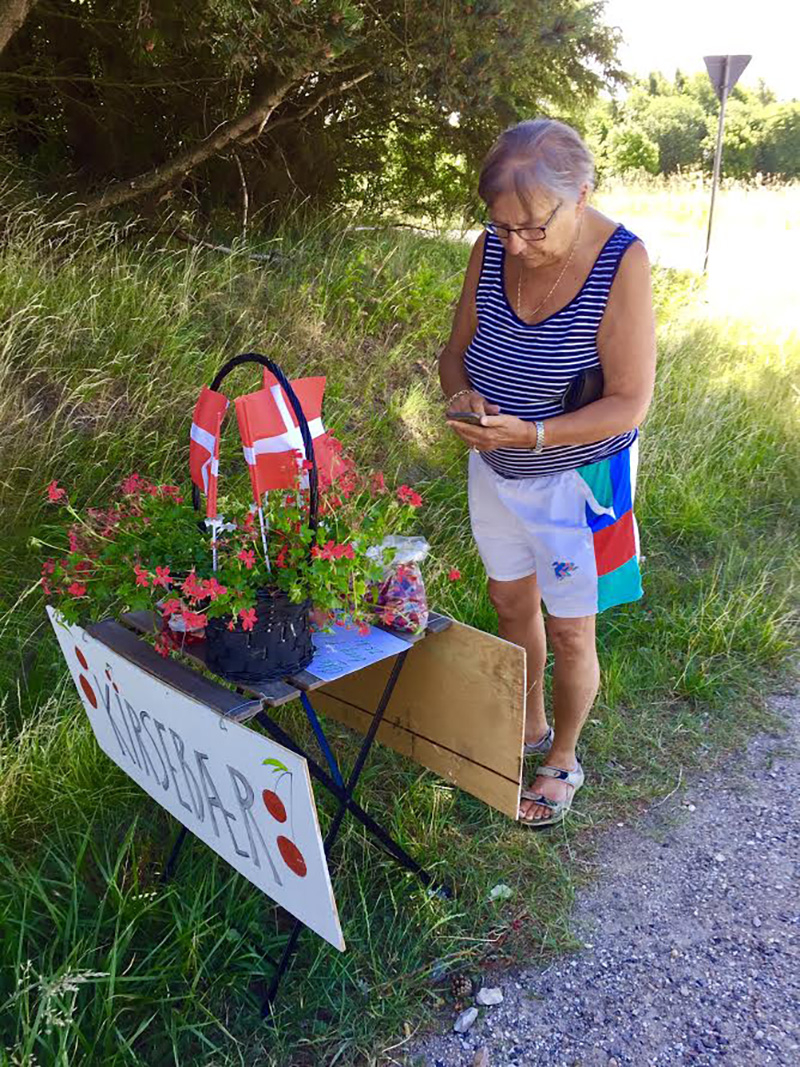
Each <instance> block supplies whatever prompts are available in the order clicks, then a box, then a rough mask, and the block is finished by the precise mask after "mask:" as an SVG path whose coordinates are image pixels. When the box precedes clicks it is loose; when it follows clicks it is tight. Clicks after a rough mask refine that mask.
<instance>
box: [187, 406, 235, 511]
mask: <svg viewBox="0 0 800 1067" xmlns="http://www.w3.org/2000/svg"><path fill="white" fill-rule="evenodd" d="M227 410H228V398H227V397H226V396H223V395H222V393H215V392H214V391H213V390H212V389H209V388H208V387H207V386H205V385H204V386H203V390H202V392H201V393H200V396H199V398H198V400H197V404H196V405H195V409H194V415H193V416H192V429H191V431H190V434H189V470H190V471H191V475H192V481H193V482H194V484H195V485H196V486H197V488H198V489H199V490H200V491H201V492H202V493H205V495H206V517H207V518H209V519H215V518H216V517H217V477H218V475H219V438H220V429H221V427H222V420H223V419H224V418H225V412H226V411H227Z"/></svg>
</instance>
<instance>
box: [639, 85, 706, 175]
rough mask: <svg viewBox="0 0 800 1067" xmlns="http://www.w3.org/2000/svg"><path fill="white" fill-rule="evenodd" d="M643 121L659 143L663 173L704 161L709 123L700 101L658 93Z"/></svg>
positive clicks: (643, 115)
mask: <svg viewBox="0 0 800 1067" xmlns="http://www.w3.org/2000/svg"><path fill="white" fill-rule="evenodd" d="M640 121H641V129H642V131H643V133H644V134H646V136H647V137H648V138H649V139H650V140H651V141H653V142H654V143H655V144H656V145H658V169H659V171H660V172H661V173H662V174H671V173H672V172H673V171H676V170H678V169H680V168H687V167H696V166H699V165H700V164H701V163H702V161H703V141H704V138H705V136H706V133H707V127H706V117H705V115H704V114H703V109H702V108H701V107H700V105H699V104H696V103H695V102H694V101H693V100H687V99H686V98H685V97H682V96H655V97H652V99H651V102H650V104H649V106H648V107H647V109H646V110H645V111H644V112H643V114H642V115H641V119H640Z"/></svg>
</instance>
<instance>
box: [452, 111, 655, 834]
mask: <svg viewBox="0 0 800 1067" xmlns="http://www.w3.org/2000/svg"><path fill="white" fill-rule="evenodd" d="M593 173H594V168H593V164H592V157H591V155H590V153H589V151H588V149H587V148H586V146H585V145H584V143H583V142H582V141H581V139H580V137H579V136H578V134H577V133H576V132H575V131H574V130H573V129H571V128H570V127H569V126H565V125H564V124H563V123H560V122H555V121H551V120H549V119H537V120H535V121H528V122H521V123H519V124H518V125H517V126H513V127H512V128H510V129H508V130H506V131H505V133H503V134H502V135H501V136H500V137H499V138H498V140H497V141H496V143H495V144H494V146H493V147H492V149H491V151H490V152H489V154H488V156H487V157H486V160H485V162H484V164H483V168H482V170H481V176H480V183H479V185H478V191H479V193H480V196H481V198H482V199H483V200H484V201H485V203H486V206H487V209H488V213H489V218H490V221H489V222H488V223H487V224H486V230H485V233H483V234H481V236H480V237H479V238H478V240H477V241H476V242H475V245H474V247H473V249H472V254H471V256H470V261H469V266H468V268H467V272H466V277H465V280H464V287H463V291H462V294H461V298H460V300H459V303H458V308H457V310H456V314H455V320H454V323H453V329H452V333H451V336H450V340H449V341H448V343H447V345H446V346H445V348H444V349H443V351H442V353H441V356H440V362H439V374H440V380H441V384H442V389H443V391H444V393H445V395H446V397H447V398H448V399H447V414H448V424H449V425H450V426H451V427H452V429H453V431H454V432H455V433H457V434H458V435H459V436H460V437H461V438H462V439H463V440H464V441H465V442H466V444H467V445H469V447H470V450H471V451H470V456H469V508H470V519H471V524H472V532H473V535H474V537H475V541H476V543H477V546H478V550H479V552H480V554H481V558H482V559H483V563H484V566H485V568H486V573H487V575H488V579H489V597H490V599H491V601H492V603H493V605H494V607H495V609H496V611H497V615H498V620H499V632H500V635H501V636H502V637H504V638H506V639H507V640H509V641H513V642H514V643H515V644H518V645H522V646H523V647H524V648H525V650H526V653H527V665H528V685H529V688H528V697H527V717H526V728H525V739H526V745H525V749H526V752H536V753H539V752H540V753H546V758H545V760H544V763H543V765H542V766H541V767H539V769H538V770H537V772H536V775H535V778H534V780H533V781H532V782H530V784H529V786H528V788H526V789H524V790H523V792H522V802H521V805H520V819H521V820H522V821H523V822H524V823H526V824H528V825H531V826H537V827H543V826H552V825H554V824H555V823H557V822H560V821H561V820H562V819H563V817H564V815H565V814H566V812H567V811H568V810H569V808H570V806H571V804H572V798H573V796H574V794H575V792H576V790H577V789H579V788H580V786H581V785H582V784H583V780H584V775H583V769H582V768H581V765H580V763H579V762H578V759H577V757H576V753H575V748H576V744H577V741H578V737H579V735H580V732H581V727H582V726H583V723H584V722H585V720H586V718H587V716H588V714H589V710H590V708H591V706H592V704H593V702H594V699H595V696H596V695H597V690H598V687H599V682H600V668H599V665H598V660H597V651H596V648H595V616H596V615H597V613H598V612H600V611H604V610H605V609H606V608H610V607H613V606H614V605H616V604H624V603H628V602H630V601H633V600H637V599H638V598H639V597H640V596H641V595H642V587H641V580H640V576H639V565H638V549H639V543H638V533H637V529H636V521H635V519H634V517H633V511H632V505H633V495H634V489H635V483H636V467H637V454H638V453H637V449H638V441H637V437H638V426H639V424H640V423H641V421H642V419H643V418H644V416H645V413H646V412H647V409H648V406H649V404H650V399H651V396H652V391H653V380H654V374H655V331H654V323H653V309H652V300H651V293H650V267H649V263H648V259H647V253H646V252H645V249H644V247H643V245H642V244H641V242H640V241H639V240H638V239H637V238H636V236H635V235H634V234H632V233H630V232H629V231H628V230H626V229H625V227H624V226H620V225H618V224H617V223H615V222H612V221H611V219H609V218H606V216H605V215H602V214H601V213H600V212H599V211H596V210H595V209H594V208H592V207H590V206H589V195H590V193H591V190H592V179H593ZM598 368H600V370H601V371H602V374H601V373H600V371H598ZM569 387H571V389H570V393H569V394H568V393H567V390H568V388H569ZM593 388H594V394H595V395H594V396H592V389H593ZM576 394H578V395H579V397H580V398H579V399H578V400H573V401H572V403H569V402H565V398H566V397H567V396H569V395H571V396H573V397H574V396H575V395H576ZM581 401H583V403H582V402H581ZM464 413H472V414H466V415H465V414H464ZM453 416H455V417H453ZM459 416H460V417H459ZM470 420H471V421H470ZM541 601H544V604H545V607H546V609H547V624H546V625H545V621H544V618H543V615H542V610H541ZM548 641H549V644H550V647H551V648H552V651H553V654H554V661H555V663H554V672H553V724H554V728H553V729H551V728H550V727H548V724H547V719H546V717H545V707H544V692H543V675H544V665H545V659H546V655H547V651H546V649H547V642H548Z"/></svg>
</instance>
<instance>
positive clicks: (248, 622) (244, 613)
mask: <svg viewBox="0 0 800 1067" xmlns="http://www.w3.org/2000/svg"><path fill="white" fill-rule="evenodd" d="M239 618H240V619H241V620H242V629H243V630H252V629H253V627H254V626H255V624H256V609H255V608H247V609H245V608H242V610H241V611H240V612H239Z"/></svg>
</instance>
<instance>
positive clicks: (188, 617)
mask: <svg viewBox="0 0 800 1067" xmlns="http://www.w3.org/2000/svg"><path fill="white" fill-rule="evenodd" d="M181 618H182V619H183V625H184V626H185V627H186V629H187V630H202V628H203V627H204V626H205V625H206V623H207V622H208V616H206V615H202V614H201V613H200V612H197V611H187V610H186V609H184V610H183V611H182V612H181Z"/></svg>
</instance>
